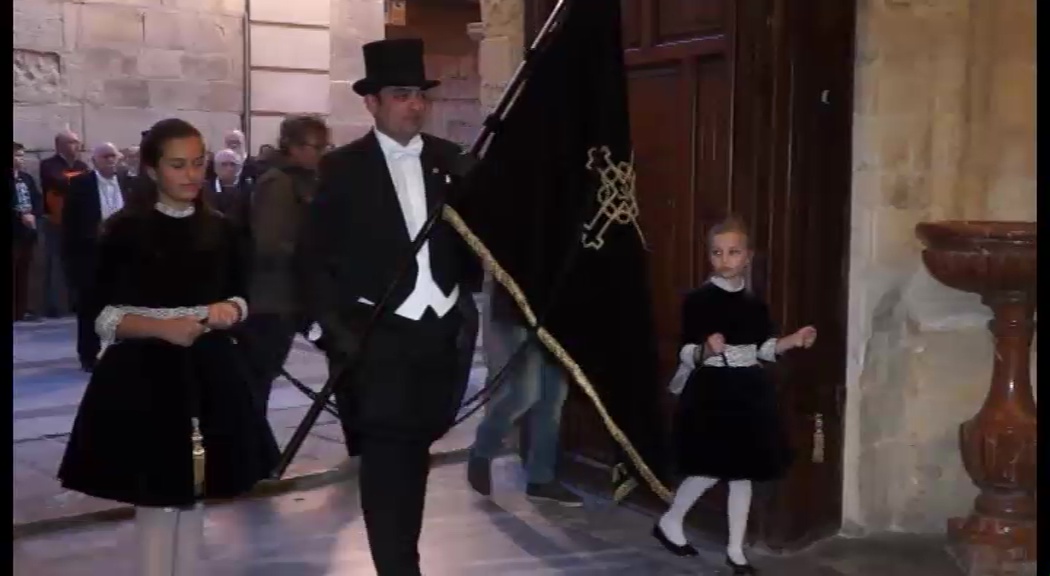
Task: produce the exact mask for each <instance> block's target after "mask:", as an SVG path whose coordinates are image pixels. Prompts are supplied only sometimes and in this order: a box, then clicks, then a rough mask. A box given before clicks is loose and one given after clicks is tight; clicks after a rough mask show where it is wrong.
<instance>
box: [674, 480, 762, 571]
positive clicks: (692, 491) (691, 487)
mask: <svg viewBox="0 0 1050 576" xmlns="http://www.w3.org/2000/svg"><path fill="white" fill-rule="evenodd" d="M715 484H718V478H708V477H706V476H690V477H688V478H686V479H685V480H683V481H682V484H681V486H679V487H678V491H677V492H675V494H674V501H673V502H671V507H670V508H669V509H668V510H667V512H665V513H664V515H663V516H661V517H660V530H662V531H663V533H664V535H665V536H667V539H668V540H670V541H671V542H674V543H675V544H678V545H679V546H684V545H685V544H686V539H685V530H684V528H683V527H682V523H683V522H684V521H685V515H686V513H688V512H689V510H690V509H691V508H692V507H693V505H694V504H696V501H697V500H699V499H700V497H701V496H703V495H704V492H707V491H708V490H709V489H710V488H711V487H712V486H714V485H715ZM726 508H727V515H728V516H729V546H728V547H727V548H726V552H727V553H728V555H729V559H730V560H732V561H733V562H735V563H737V564H747V558H745V557H744V535H745V534H746V533H747V517H748V514H749V513H750V511H751V481H750V480H731V481H730V482H729V503H728V506H727V507H726Z"/></svg>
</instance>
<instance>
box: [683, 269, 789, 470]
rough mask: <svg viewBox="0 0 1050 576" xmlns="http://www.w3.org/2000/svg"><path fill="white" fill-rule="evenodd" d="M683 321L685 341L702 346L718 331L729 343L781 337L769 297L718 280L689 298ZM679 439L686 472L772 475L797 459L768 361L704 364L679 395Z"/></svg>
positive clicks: (742, 343) (694, 373)
mask: <svg viewBox="0 0 1050 576" xmlns="http://www.w3.org/2000/svg"><path fill="white" fill-rule="evenodd" d="M682 326H683V345H684V344H696V345H698V346H700V345H703V344H704V343H705V342H706V341H707V338H708V336H710V335H711V334H716V333H719V334H722V336H723V337H724V338H725V341H726V345H727V346H742V345H749V344H750V345H754V346H755V347H756V349H757V348H759V347H761V346H762V345H763V344H764V343H765V342H766V341H767V340H769V339H770V338H774V337H775V333H774V327H773V324H772V322H771V320H770V317H769V309H768V307H767V306H766V305H765V303H764V302H762V301H761V300H759V299H758V298H756V297H755V296H754V295H752V294H751V293H749V292H747V291H745V290H740V291H737V292H730V291H728V290H725V289H723V288H721V287H719V286H717V285H716V284H713V283H711V282H708V283H706V284H704V285H703V286H702V287H700V288H698V289H697V290H694V291H693V292H690V293H689V295H688V296H686V298H685V303H684V305H683V306H682ZM716 361H718V362H721V360H720V359H719V358H718V357H717V356H716ZM675 436H676V443H677V452H678V470H679V472H680V473H682V474H683V475H687V476H708V477H712V478H720V479H724V480H744V479H747V480H756V481H762V480H772V479H775V478H778V477H780V476H782V475H783V474H784V472H785V471H786V470H787V467H788V466H789V465H790V463H791V451H790V449H789V444H788V441H787V437H786V434H785V430H784V427H783V426H782V424H781V419H780V415H779V413H778V409H777V397H776V389H775V387H774V385H773V382H772V381H771V380H770V379H769V378H768V377H767V374H766V373H765V369H764V368H763V367H762V365H761V364H759V365H754V366H749V367H729V368H726V367H722V366H717V367H716V366H704V365H700V366H698V367H697V368H696V370H694V371H693V373H692V374H691V375H690V376H689V379H688V381H687V382H686V385H685V389H684V390H683V391H682V394H681V396H680V397H679V401H678V409H677V413H676V418H675Z"/></svg>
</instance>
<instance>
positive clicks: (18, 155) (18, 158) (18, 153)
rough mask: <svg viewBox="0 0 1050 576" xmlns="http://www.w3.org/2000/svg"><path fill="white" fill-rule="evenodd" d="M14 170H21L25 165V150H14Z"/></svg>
mask: <svg viewBox="0 0 1050 576" xmlns="http://www.w3.org/2000/svg"><path fill="white" fill-rule="evenodd" d="M14 165H15V170H22V169H23V168H25V166H26V151H25V150H15V162H14Z"/></svg>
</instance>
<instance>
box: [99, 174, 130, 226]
mask: <svg viewBox="0 0 1050 576" xmlns="http://www.w3.org/2000/svg"><path fill="white" fill-rule="evenodd" d="M95 176H96V177H97V178H98V205H99V206H100V207H101V208H102V220H103V221H105V220H106V219H107V218H109V217H110V216H112V215H113V214H116V212H117V210H120V209H121V208H123V207H124V196H122V195H121V194H120V182H119V181H118V180H117V175H116V174H114V175H113V176H112V177H111V178H106V177H105V176H103V175H102V174H101V173H100V172H99V171H98V170H95Z"/></svg>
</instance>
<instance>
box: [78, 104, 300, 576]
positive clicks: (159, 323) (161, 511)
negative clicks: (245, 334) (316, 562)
mask: <svg viewBox="0 0 1050 576" xmlns="http://www.w3.org/2000/svg"><path fill="white" fill-rule="evenodd" d="M141 156H142V169H143V172H144V175H145V178H143V179H142V181H141V183H142V184H144V187H143V188H142V189H141V190H140V191H139V193H137V194H135V195H133V196H132V198H131V199H129V203H128V204H127V205H126V206H125V207H124V209H123V210H121V211H120V212H118V213H117V214H114V215H113V216H112V217H110V219H108V220H107V221H106V222H105V223H104V225H103V231H102V233H101V235H100V237H99V240H98V245H97V269H96V272H95V284H94V288H93V289H92V290H91V291H90V292H89V293H88V294H87V298H85V302H84V303H83V304H82V305H83V306H86V307H87V312H88V313H90V314H91V315H92V317H94V318H96V320H95V330H96V331H97V332H98V334H99V336H100V338H101V340H102V343H103V346H104V347H103V352H102V354H101V356H100V360H99V363H98V366H97V367H96V369H95V371H94V373H93V374H92V375H91V381H90V382H89V383H88V385H87V389H86V390H85V392H84V398H83V400H82V401H81V403H80V408H79V410H78V411H77V417H76V420H75V421H74V423H73V430H72V434H71V435H70V438H69V443H68V445H67V447H66V453H65V455H64V456H63V458H62V464H61V466H60V468H59V472H58V476H59V478H60V479H61V481H62V486H63V487H65V488H67V489H70V490H75V491H78V492H82V493H84V494H88V495H91V496H95V497H97V498H105V499H109V500H116V501H118V502H126V503H129V504H133V505H135V506H136V509H135V522H136V524H137V526H136V533H137V536H138V537H139V540H140V569H139V572H138V573H139V574H140V575H142V576H155V575H158V576H159V575H161V574H163V575H164V576H173V575H174V576H200V575H201V574H203V570H202V566H200V565H199V563H198V560H199V552H200V546H201V540H202V535H203V531H204V519H203V511H202V508H201V502H202V501H203V500H204V499H211V498H231V497H234V496H237V495H239V494H242V493H244V492H246V491H248V490H249V489H251V488H252V486H254V485H255V483H256V482H258V481H259V480H261V479H263V478H266V477H267V476H269V473H270V471H271V470H273V468H274V466H275V464H276V462H277V457H278V455H279V453H278V450H277V443H276V442H275V440H274V438H273V434H272V433H271V431H270V427H269V425H268V423H267V422H266V418H265V416H264V415H263V414H262V413H261V411H259V410H257V409H256V407H255V405H254V397H253V396H252V392H251V390H252V388H251V382H250V381H249V380H248V379H247V378H246V374H247V373H246V372H245V371H244V370H243V369H241V365H240V364H239V363H238V361H239V360H240V358H241V357H240V356H239V354H240V352H239V351H238V350H236V349H235V346H236V343H235V342H234V340H233V338H232V337H231V335H230V332H229V328H231V327H232V326H234V325H235V324H237V323H239V322H241V321H242V320H244V318H245V317H246V316H247V315H248V305H247V302H246V301H245V299H244V294H245V290H246V285H245V280H246V279H245V277H244V269H245V267H244V263H243V262H242V258H241V253H240V251H239V245H238V243H237V232H236V230H235V229H234V227H233V226H232V224H231V223H230V222H229V221H228V220H226V219H225V218H223V217H222V216H221V215H220V214H218V213H217V212H214V211H212V210H210V209H208V208H207V206H206V205H205V204H204V203H203V201H202V199H201V195H200V192H201V186H202V185H203V184H204V168H205V166H204V163H205V153H204V139H203V138H202V137H201V134H200V132H199V131H197V129H196V128H194V127H193V126H191V125H190V124H188V123H186V122H184V121H182V120H178V119H171V120H163V121H161V122H158V123H157V124H155V125H154V126H153V127H152V128H150V130H149V132H148V133H147V135H146V136H145V138H144V140H143V142H142V148H141Z"/></svg>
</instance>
